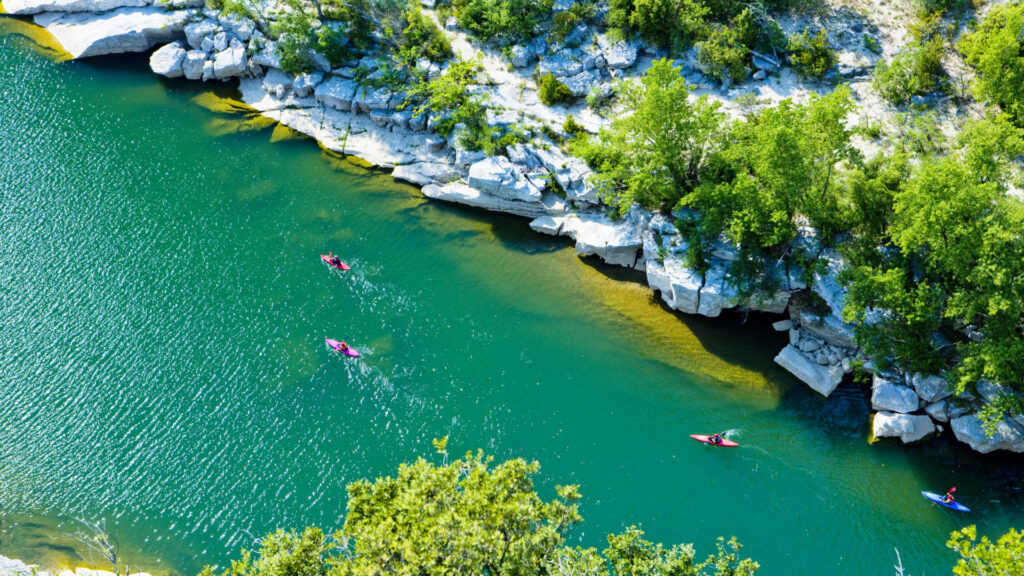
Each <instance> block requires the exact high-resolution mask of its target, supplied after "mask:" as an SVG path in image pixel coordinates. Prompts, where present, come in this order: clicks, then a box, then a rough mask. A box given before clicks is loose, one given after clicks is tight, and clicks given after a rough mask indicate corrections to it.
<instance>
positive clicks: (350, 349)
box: [324, 338, 359, 358]
mask: <svg viewBox="0 0 1024 576" xmlns="http://www.w3.org/2000/svg"><path fill="white" fill-rule="evenodd" d="M324 341H326V342H327V345H328V346H330V347H331V348H333V349H335V350H337V351H338V352H341V353H342V354H347V355H349V356H352V357H353V358H358V357H359V352H356V349H355V348H353V347H351V346H349V347H348V348H345V349H344V350H342V349H341V342H338V341H337V340H331V339H330V338H324Z"/></svg>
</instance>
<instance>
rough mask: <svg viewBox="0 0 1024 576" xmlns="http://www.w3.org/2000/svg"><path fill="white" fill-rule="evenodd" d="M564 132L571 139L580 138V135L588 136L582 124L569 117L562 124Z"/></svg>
mask: <svg viewBox="0 0 1024 576" xmlns="http://www.w3.org/2000/svg"><path fill="white" fill-rule="evenodd" d="M562 131H563V132H565V133H566V134H568V135H569V136H571V137H576V136H579V135H580V134H586V133H587V129H586V128H584V127H583V125H582V124H580V123H579V122H577V121H576V119H575V118H573V117H572V116H568V117H566V119H565V122H563V123H562Z"/></svg>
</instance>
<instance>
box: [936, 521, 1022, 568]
mask: <svg viewBox="0 0 1024 576" xmlns="http://www.w3.org/2000/svg"><path fill="white" fill-rule="evenodd" d="M946 546H947V547H949V548H950V549H952V550H953V551H954V552H956V553H957V554H959V555H960V558H959V559H958V560H957V563H956V566H954V567H953V574H955V575H956V576H1010V575H1012V574H1018V573H1020V567H1021V566H1024V532H1019V531H1017V530H1014V529H1012V528H1011V529H1010V531H1009V532H1007V533H1006V534H1003V535H1002V536H1000V537H999V539H998V540H996V541H995V542H993V541H991V540H989V539H988V537H987V536H982V537H981V540H980V541H979V540H978V530H977V528H975V527H974V526H973V525H972V526H967V527H965V528H963V529H961V530H958V531H956V532H953V533H952V534H950V535H949V541H948V542H946Z"/></svg>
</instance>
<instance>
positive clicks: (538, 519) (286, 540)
mask: <svg viewBox="0 0 1024 576" xmlns="http://www.w3.org/2000/svg"><path fill="white" fill-rule="evenodd" d="M435 446H437V448H438V450H439V451H440V452H442V453H446V449H445V444H444V442H437V443H435ZM538 470H539V465H538V464H537V463H536V462H532V463H528V462H526V461H524V460H522V459H514V460H509V461H506V462H502V463H500V464H497V465H495V464H494V463H493V459H492V458H490V457H485V456H484V455H483V454H482V453H480V452H477V453H476V454H473V453H467V454H466V456H465V457H464V458H462V459H460V460H456V461H454V462H452V463H451V464H442V465H441V466H435V465H433V464H430V463H428V462H427V461H425V460H423V459H420V460H417V461H416V462H415V463H413V464H403V465H401V466H400V467H399V470H398V475H397V476H395V477H386V478H378V479H377V480H375V481H372V482H370V481H366V480H360V481H357V482H354V483H352V484H350V485H349V486H348V495H349V500H348V513H347V515H346V519H345V526H344V528H343V529H342V530H340V531H339V532H337V533H336V534H334V535H332V536H330V537H328V536H325V535H324V533H323V532H321V531H320V530H319V529H317V528H307V529H305V530H304V531H303V532H302V533H297V532H295V531H284V530H278V531H277V532H275V533H273V534H270V535H268V536H267V537H265V538H263V539H262V541H261V548H260V550H259V551H258V552H257V553H253V552H250V551H243V552H242V555H241V558H240V559H238V560H235V561H232V563H231V567H230V568H228V569H227V570H225V571H223V572H221V573H220V574H219V575H218V574H217V573H215V572H214V570H213V569H211V568H209V567H208V568H206V569H205V570H203V572H202V575H201V576H371V575H380V574H393V575H395V576H421V575H423V574H434V575H438V576H449V575H450V576H466V575H474V574H476V575H481V576H482V575H485V574H486V575H491V576H495V575H502V576H512V575H528V574H534V575H545V574H550V575H555V574H573V573H584V572H582V571H583V570H586V572H585V573H591V574H596V575H602V576H611V575H612V574H616V575H621V576H627V575H629V576H634V575H637V574H648V575H651V576H661V575H664V576H752V575H753V574H754V573H755V572H756V571H757V569H758V565H757V563H756V562H753V561H752V560H749V559H743V560H741V559H740V558H739V556H738V551H739V548H740V547H739V545H738V544H737V543H736V541H735V540H730V541H729V542H728V543H724V541H722V540H721V539H720V540H719V543H718V550H717V553H716V554H713V555H711V556H709V557H708V559H707V560H705V561H704V562H700V563H695V562H694V552H693V547H692V546H689V545H687V546H674V547H672V548H670V549H667V550H666V549H665V548H664V547H663V546H662V545H661V544H653V543H651V542H648V541H646V540H644V539H643V532H642V531H641V530H639V529H637V528H635V527H631V528H629V529H627V530H626V532H624V533H623V534H621V535H613V536H609V537H608V548H607V549H606V550H605V551H604V555H602V554H600V553H598V552H597V551H596V550H595V549H593V548H589V549H582V548H569V547H566V546H564V540H565V534H566V532H567V531H568V530H569V529H571V528H572V527H573V526H574V525H576V524H578V523H579V522H581V521H582V518H581V517H580V514H579V512H578V511H577V504H576V502H577V500H579V498H580V495H579V491H578V487H577V486H556V488H555V489H556V492H557V493H558V497H557V498H555V499H553V500H550V501H545V500H543V499H541V498H540V496H539V495H538V494H537V493H536V492H535V491H534V488H533V476H534V475H535V474H536V473H537V471H538Z"/></svg>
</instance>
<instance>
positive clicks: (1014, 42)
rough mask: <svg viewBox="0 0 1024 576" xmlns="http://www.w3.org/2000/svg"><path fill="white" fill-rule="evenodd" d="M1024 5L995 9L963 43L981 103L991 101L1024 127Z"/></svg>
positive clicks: (964, 53)
mask: <svg viewBox="0 0 1024 576" xmlns="http://www.w3.org/2000/svg"><path fill="white" fill-rule="evenodd" d="M1022 27H1024V4H1021V3H1020V2H1012V3H1009V4H999V5H996V6H993V7H992V9H991V10H990V11H989V13H988V15H986V16H985V18H984V19H983V20H982V21H981V22H980V23H979V24H978V25H977V28H976V30H974V31H973V32H972V33H970V34H967V35H965V36H964V37H963V39H961V40H960V46H959V47H960V51H961V52H963V55H964V59H965V60H967V63H968V64H970V65H971V66H973V67H974V69H975V71H976V72H977V74H978V79H977V82H975V84H974V89H975V94H976V95H977V97H978V99H979V100H987V101H991V102H993V103H994V104H997V105H998V106H999V107H1000V108H1002V109H1003V111H1005V112H1006V113H1007V114H1009V115H1010V116H1011V117H1012V118H1013V119H1014V121H1015V122H1017V123H1018V124H1024V37H1022V36H1021V34H1020V30H1021V29H1022Z"/></svg>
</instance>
